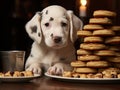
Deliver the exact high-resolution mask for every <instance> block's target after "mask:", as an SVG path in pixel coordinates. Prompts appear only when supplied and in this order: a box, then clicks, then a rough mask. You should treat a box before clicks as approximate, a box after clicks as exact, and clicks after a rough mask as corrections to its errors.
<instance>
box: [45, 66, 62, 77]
mask: <svg viewBox="0 0 120 90" xmlns="http://www.w3.org/2000/svg"><path fill="white" fill-rule="evenodd" d="M63 71H64V70H63V66H61V65H58V64H57V65H54V66H52V67H50V68H49V69H48V70H47V72H48V74H51V75H62V73H63Z"/></svg>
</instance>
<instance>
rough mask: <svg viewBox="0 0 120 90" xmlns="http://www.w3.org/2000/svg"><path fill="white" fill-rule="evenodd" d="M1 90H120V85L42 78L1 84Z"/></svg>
mask: <svg viewBox="0 0 120 90" xmlns="http://www.w3.org/2000/svg"><path fill="white" fill-rule="evenodd" d="M0 90H120V83H109V84H107V83H106V84H104V83H101V84H100V83H99V84H96V83H79V82H64V81H59V80H56V79H51V78H48V77H45V76H43V77H40V78H37V79H34V80H32V82H26V83H23V82H22V83H5V82H2V83H0Z"/></svg>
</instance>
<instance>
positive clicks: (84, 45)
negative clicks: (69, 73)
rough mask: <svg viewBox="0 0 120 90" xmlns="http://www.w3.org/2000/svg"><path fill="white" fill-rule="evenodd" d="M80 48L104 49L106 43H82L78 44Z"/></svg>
mask: <svg viewBox="0 0 120 90" xmlns="http://www.w3.org/2000/svg"><path fill="white" fill-rule="evenodd" d="M80 48H81V49H85V50H100V49H105V48H106V45H104V44H100V43H82V44H80Z"/></svg>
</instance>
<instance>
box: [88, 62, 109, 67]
mask: <svg viewBox="0 0 120 90" xmlns="http://www.w3.org/2000/svg"><path fill="white" fill-rule="evenodd" d="M86 66H87V67H92V68H104V67H108V66H109V63H108V62H107V61H89V62H87V63H86Z"/></svg>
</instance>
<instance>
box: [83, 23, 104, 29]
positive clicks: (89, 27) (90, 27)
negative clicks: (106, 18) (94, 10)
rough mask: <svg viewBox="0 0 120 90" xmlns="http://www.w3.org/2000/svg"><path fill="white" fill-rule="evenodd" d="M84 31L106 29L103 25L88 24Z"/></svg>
mask: <svg viewBox="0 0 120 90" xmlns="http://www.w3.org/2000/svg"><path fill="white" fill-rule="evenodd" d="M83 29H84V30H99V29H104V27H103V26H102V25H95V24H87V25H84V27H83Z"/></svg>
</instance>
